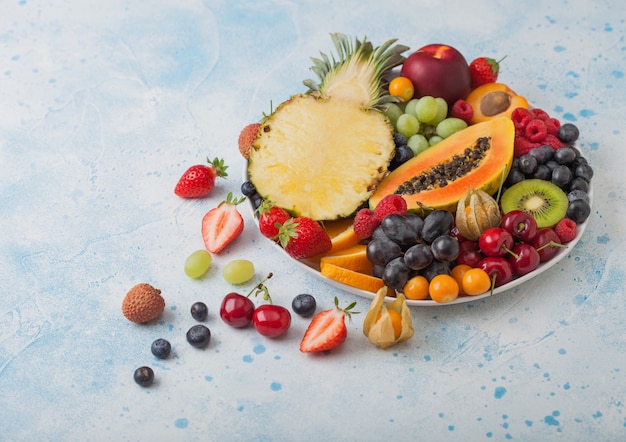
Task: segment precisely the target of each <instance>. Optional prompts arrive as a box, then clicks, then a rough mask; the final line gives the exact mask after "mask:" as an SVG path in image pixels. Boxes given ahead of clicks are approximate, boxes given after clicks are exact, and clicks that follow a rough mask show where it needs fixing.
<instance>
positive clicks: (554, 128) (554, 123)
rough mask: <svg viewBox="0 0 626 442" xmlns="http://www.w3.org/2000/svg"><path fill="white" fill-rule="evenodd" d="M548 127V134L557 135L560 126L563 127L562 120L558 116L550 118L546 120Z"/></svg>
mask: <svg viewBox="0 0 626 442" xmlns="http://www.w3.org/2000/svg"><path fill="white" fill-rule="evenodd" d="M544 123H546V128H547V129H548V135H554V136H555V137H556V136H557V135H558V133H559V128H560V127H561V122H560V121H559V120H557V119H556V118H549V119H547V120H546V121H544Z"/></svg>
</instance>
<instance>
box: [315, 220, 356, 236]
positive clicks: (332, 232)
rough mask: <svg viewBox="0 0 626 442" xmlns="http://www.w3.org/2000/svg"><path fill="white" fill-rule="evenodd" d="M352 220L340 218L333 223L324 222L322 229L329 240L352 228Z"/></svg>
mask: <svg viewBox="0 0 626 442" xmlns="http://www.w3.org/2000/svg"><path fill="white" fill-rule="evenodd" d="M353 222H354V220H353V219H352V218H342V219H337V220H334V221H324V223H323V225H322V227H324V230H326V233H328V236H330V237H331V238H333V237H335V236H337V235H339V234H340V233H341V232H343V231H344V230H346V229H347V228H348V227H350V226H352V223H353Z"/></svg>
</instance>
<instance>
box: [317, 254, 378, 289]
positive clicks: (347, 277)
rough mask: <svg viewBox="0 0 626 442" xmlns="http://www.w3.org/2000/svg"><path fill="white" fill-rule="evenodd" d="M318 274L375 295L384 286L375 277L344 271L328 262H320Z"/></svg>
mask: <svg viewBox="0 0 626 442" xmlns="http://www.w3.org/2000/svg"><path fill="white" fill-rule="evenodd" d="M320 273H321V274H322V275H324V276H326V277H327V278H330V279H333V280H335V281H338V282H341V283H343V284H346V285H349V286H350V287H354V288H357V289H361V290H366V291H368V292H372V293H376V292H377V291H378V290H380V289H381V288H383V287H384V286H385V283H384V282H383V280H382V279H380V278H376V277H375V276H371V275H366V274H365V273H359V272H355V271H354V270H350V269H344V268H343V267H339V266H337V265H334V264H331V263H329V262H324V261H322V262H321V263H320Z"/></svg>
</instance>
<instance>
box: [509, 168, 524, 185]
mask: <svg viewBox="0 0 626 442" xmlns="http://www.w3.org/2000/svg"><path fill="white" fill-rule="evenodd" d="M525 179H526V177H525V176H524V174H523V173H522V172H520V171H519V170H518V169H511V171H510V172H509V175H508V176H507V177H506V180H505V181H504V185H505V186H506V187H511V186H512V185H513V184H517V183H519V182H520V181H524V180H525Z"/></svg>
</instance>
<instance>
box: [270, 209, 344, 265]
mask: <svg viewBox="0 0 626 442" xmlns="http://www.w3.org/2000/svg"><path fill="white" fill-rule="evenodd" d="M278 241H279V242H280V245H281V246H282V247H283V248H284V249H285V251H286V252H287V253H288V254H289V255H290V256H291V257H292V258H296V259H306V258H311V257H313V256H316V255H320V254H322V253H326V252H328V251H329V250H330V249H331V248H332V242H331V239H330V236H328V233H326V231H325V230H324V229H323V228H322V226H320V224H319V223H318V222H317V221H315V220H312V219H311V218H306V217H298V218H289V219H288V220H287V221H285V222H284V223H283V224H282V225H281V226H280V229H279V232H278Z"/></svg>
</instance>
